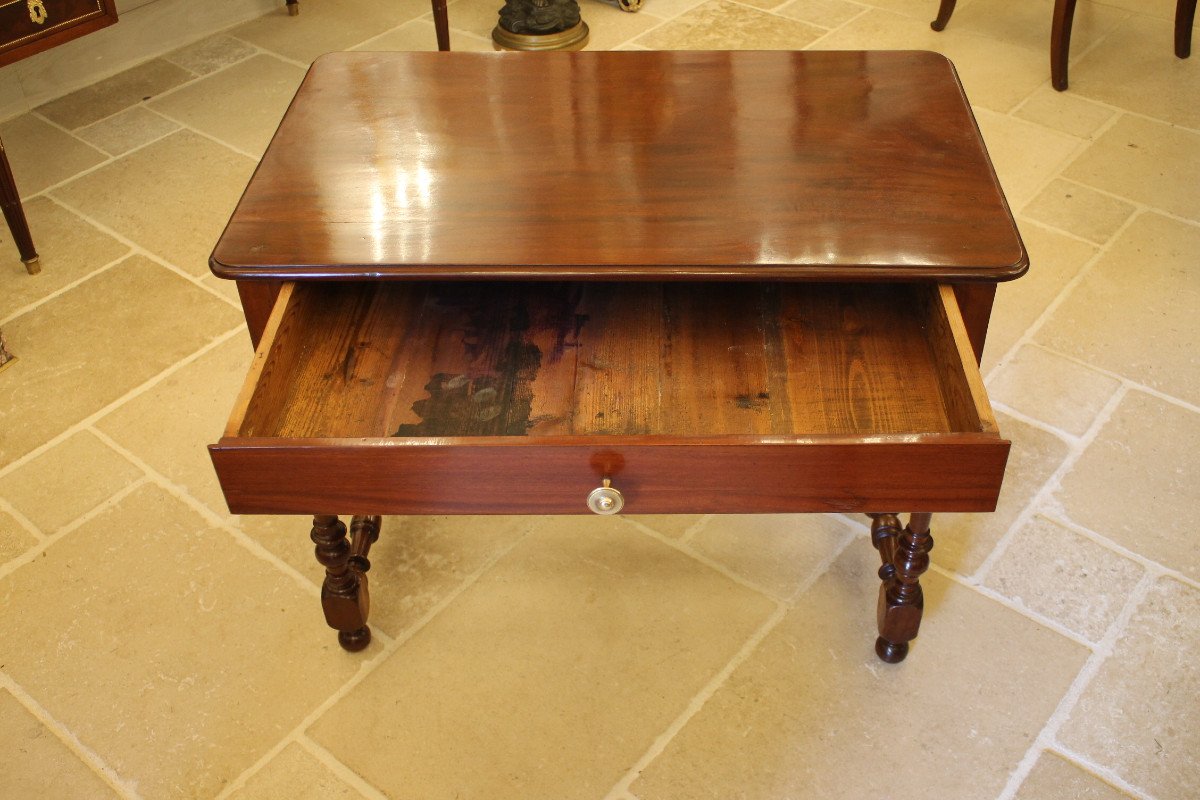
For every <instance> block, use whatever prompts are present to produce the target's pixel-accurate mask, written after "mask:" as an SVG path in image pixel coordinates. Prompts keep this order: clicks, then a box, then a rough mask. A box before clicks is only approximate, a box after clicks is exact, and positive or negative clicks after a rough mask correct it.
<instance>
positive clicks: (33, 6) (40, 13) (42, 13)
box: [28, 0, 46, 25]
mask: <svg viewBox="0 0 1200 800" xmlns="http://www.w3.org/2000/svg"><path fill="white" fill-rule="evenodd" d="M28 6H29V19H30V20H32V21H33V22H35V23H37V24H38V25H41V24H43V23H44V22H45V21H46V6H45V5H44V4H43V2H42V0H29V2H28Z"/></svg>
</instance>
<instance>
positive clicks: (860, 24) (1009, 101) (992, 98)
mask: <svg viewBox="0 0 1200 800" xmlns="http://www.w3.org/2000/svg"><path fill="white" fill-rule="evenodd" d="M898 2H900V3H903V4H904V5H906V6H907V7H908V8H909V9H910V13H915V11H914V10H915V9H918V8H919V9H920V13H919V14H917V15H916V16H905V15H904V12H902V13H898V14H897V13H891V12H889V11H881V10H877V9H875V10H872V11H870V12H869V13H867V14H863V15H862V16H860V17H856V18H855V19H854V20H852V21H851V22H849V23H847V24H846V25H844V26H843V27H841V28H838V29H837V30H835V31H833V32H832V33H830V34H829V35H828V36H826V37H825V38H823V39H821V41H820V43H819V46H820V48H821V49H822V50H878V49H893V50H936V51H937V52H939V53H943V54H945V55H946V56H947V57H949V58H950V60H951V61H953V62H954V65H955V67H956V68H957V69H958V75H959V78H961V79H962V83H963V86H964V87H965V89H966V92H967V97H968V98H970V100H971V103H972V104H973V105H975V106H977V107H983V108H989V109H992V110H993V111H999V112H1000V113H1007V112H1008V111H1010V110H1011V109H1012V108H1013V107H1014V106H1016V105H1017V104H1018V103H1020V102H1021V101H1022V100H1023V99H1025V98H1026V97H1027V96H1029V94H1030V93H1032V92H1033V90H1034V89H1036V88H1037V87H1038V86H1039V85H1040V84H1042V83H1044V82H1045V81H1047V80H1048V76H1047V75H1046V74H1045V71H1046V65H1045V62H1044V61H1043V60H1042V59H1040V58H1038V57H1037V55H1036V54H1034V53H1032V52H1030V51H1029V50H1026V49H1025V48H1023V47H1018V46H1017V45H1014V44H1009V43H1007V42H999V41H996V40H995V39H989V38H987V37H984V36H975V35H973V34H969V33H962V32H960V31H955V30H952V29H951V28H947V29H946V30H944V31H942V32H941V33H937V32H935V31H933V30H930V28H929V20H931V19H933V17H934V15H935V13H936V11H937V4H936V3H934V4H925V3H912V2H909V0H898Z"/></svg>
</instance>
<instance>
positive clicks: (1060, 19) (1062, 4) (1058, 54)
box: [1050, 0, 1075, 92]
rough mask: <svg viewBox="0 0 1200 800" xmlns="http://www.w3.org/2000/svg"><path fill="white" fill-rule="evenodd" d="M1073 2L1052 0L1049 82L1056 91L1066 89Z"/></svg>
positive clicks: (1073, 16)
mask: <svg viewBox="0 0 1200 800" xmlns="http://www.w3.org/2000/svg"><path fill="white" fill-rule="evenodd" d="M1074 19H1075V0H1054V27H1053V29H1051V31H1050V82H1051V83H1053V84H1054V88H1055V89H1057V90H1058V91H1060V92H1061V91H1064V90H1065V89H1066V88H1067V58H1068V56H1070V55H1071V23H1072V22H1073V21H1074Z"/></svg>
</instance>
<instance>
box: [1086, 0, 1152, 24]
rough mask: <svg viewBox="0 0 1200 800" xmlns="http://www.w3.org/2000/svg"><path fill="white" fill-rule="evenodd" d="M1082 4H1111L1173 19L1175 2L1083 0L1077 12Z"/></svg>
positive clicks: (1127, 9) (1115, 6) (1114, 6)
mask: <svg viewBox="0 0 1200 800" xmlns="http://www.w3.org/2000/svg"><path fill="white" fill-rule="evenodd" d="M1084 5H1088V6H1111V7H1113V8H1123V9H1125V10H1126V11H1136V12H1137V13H1138V14H1145V15H1147V16H1150V17H1156V18H1158V19H1165V20H1168V21H1170V20H1173V19H1175V2H1174V0H1084V2H1083V3H1082V4H1080V6H1079V9H1080V10H1079V11H1078V12H1077V13H1083V12H1082V9H1083V7H1084Z"/></svg>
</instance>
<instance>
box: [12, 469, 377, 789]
mask: <svg viewBox="0 0 1200 800" xmlns="http://www.w3.org/2000/svg"><path fill="white" fill-rule="evenodd" d="M311 599H312V598H311V597H310V596H309V594H308V593H307V592H305V591H303V590H302V589H301V587H300V586H299V585H298V584H296V583H295V582H294V581H293V580H292V579H291V578H288V577H285V576H283V575H281V574H279V573H278V572H277V571H276V570H274V569H273V568H272V567H270V566H269V565H267V564H265V563H263V562H262V561H260V560H258V559H256V558H254V557H253V556H252V555H250V554H249V553H247V552H246V550H245V549H244V548H241V547H239V546H238V545H237V544H235V543H234V541H233V539H232V538H231V537H230V536H229V535H228V534H227V533H225V532H223V531H219V530H215V529H211V528H208V527H207V526H206V524H205V523H204V522H203V521H202V520H201V519H200V518H199V517H198V516H196V515H195V514H194V513H192V512H191V511H189V510H188V509H187V507H186V506H184V505H182V504H181V503H180V502H179V501H178V500H175V499H174V498H172V497H170V496H169V495H167V494H165V493H164V492H163V491H162V490H161V489H158V488H156V487H152V486H148V487H145V488H143V489H140V490H138V491H136V492H134V493H133V494H131V495H130V496H129V497H126V498H125V499H123V500H122V501H121V503H120V504H119V505H117V506H116V507H115V508H113V509H111V510H109V511H108V512H106V513H104V514H102V515H100V516H98V517H96V518H95V519H93V520H91V521H89V522H88V523H87V524H85V525H84V526H82V527H80V528H79V529H78V530H75V531H73V532H72V533H71V534H69V535H68V536H66V537H65V538H63V539H61V540H59V541H58V542H55V543H54V545H52V546H51V547H50V548H49V549H48V550H47V551H46V553H45V555H44V556H43V557H41V558H38V559H37V560H35V561H33V562H31V563H29V564H26V565H25V566H23V567H22V568H21V569H20V570H18V571H17V572H16V573H15V574H13V575H10V576H8V577H7V578H5V579H4V580H3V581H0V602H3V604H4V607H5V609H6V612H5V629H6V631H5V633H6V637H9V638H10V639H11V640H12V641H21V642H25V643H26V646H24V647H22V648H20V649H18V650H13V651H10V652H7V653H6V654H5V657H4V665H3V670H4V672H5V673H6V674H8V675H9V676H11V677H12V678H13V679H14V680H16V681H17V682H18V683H19V684H20V685H21V686H22V687H24V688H25V689H26V691H28V692H29V693H30V695H31V696H33V697H34V698H35V699H36V700H37V701H38V702H39V703H40V704H41V705H42V706H43V707H44V708H45V709H46V710H47V712H48V713H50V714H51V715H52V716H53V717H54V718H55V719H57V720H60V721H61V722H62V723H63V724H64V725H66V726H67V727H68V728H69V729H70V730H71V731H72V732H74V733H75V734H76V735H77V736H78V737H79V740H80V741H81V743H82V744H83V745H84V746H85V747H88V748H90V749H92V750H93V751H94V752H95V753H96V754H97V755H99V756H100V758H102V759H103V760H104V762H105V763H107V764H108V765H109V766H111V767H112V768H113V769H114V770H115V771H116V773H117V774H118V775H119V776H120V777H121V779H122V780H123V781H126V782H129V783H131V784H136V785H137V787H138V791H139V793H140V794H141V796H142V797H145V798H147V800H149V799H150V798H167V797H171V798H174V797H211V796H212V795H214V794H216V792H217V791H218V790H220V788H221V787H222V786H223V785H225V784H226V783H228V782H229V781H230V780H232V779H233V778H234V777H236V776H237V775H238V774H240V773H241V772H242V771H243V770H245V769H246V768H247V767H249V766H250V765H251V764H253V763H254V762H255V761H256V760H258V759H259V758H260V757H261V756H262V754H263V753H265V752H266V751H267V750H268V749H269V748H270V747H271V746H273V745H274V744H275V743H276V742H277V741H278V740H279V739H280V738H281V737H282V735H283V734H285V733H286V732H287V731H288V730H290V729H291V728H292V727H294V726H295V725H297V724H298V723H299V722H300V721H301V719H303V717H304V716H305V715H306V714H307V713H309V712H310V711H311V710H312V709H313V708H314V707H316V706H317V705H318V704H319V703H321V702H322V701H323V700H324V699H325V697H326V696H327V695H329V694H330V693H331V692H333V691H334V690H336V689H337V687H338V686H339V685H340V684H341V683H343V682H344V681H345V680H346V679H347V678H349V677H350V675H351V674H353V673H354V672H355V671H356V670H357V668H358V664H359V661H358V660H357V659H354V658H352V657H350V656H348V655H347V654H345V653H343V652H342V651H340V650H339V649H338V647H337V644H336V643H335V642H333V641H332V640H331V639H329V638H328V637H324V636H320V635H319V634H320V633H322V632H321V631H319V630H317V629H316V627H315V626H313V625H312V624H311V623H312V620H311V618H310V614H309V613H308V612H309V609H308V607H307V606H308V605H309V601H311ZM268 667H269V668H268Z"/></svg>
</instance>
